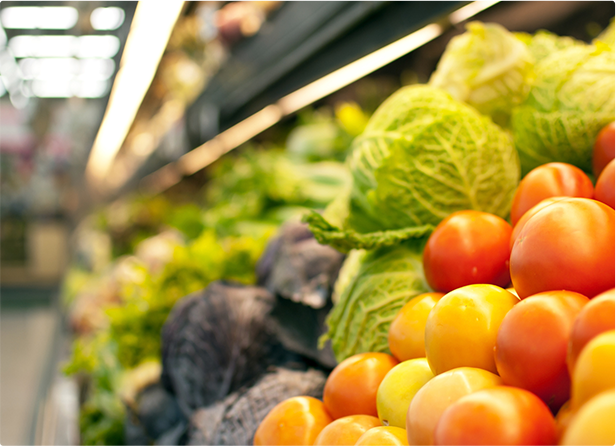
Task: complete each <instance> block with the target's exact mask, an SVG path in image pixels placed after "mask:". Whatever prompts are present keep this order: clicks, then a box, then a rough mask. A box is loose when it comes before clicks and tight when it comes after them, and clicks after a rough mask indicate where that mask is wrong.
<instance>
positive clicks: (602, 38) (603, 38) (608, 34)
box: [593, 17, 615, 50]
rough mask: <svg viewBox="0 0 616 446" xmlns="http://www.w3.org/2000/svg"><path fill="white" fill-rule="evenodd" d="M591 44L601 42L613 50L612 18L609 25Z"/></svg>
mask: <svg viewBox="0 0 616 446" xmlns="http://www.w3.org/2000/svg"><path fill="white" fill-rule="evenodd" d="M593 42H603V43H605V44H606V45H608V46H609V47H610V48H612V50H613V49H614V46H615V44H614V17H612V20H610V24H609V25H608V26H607V27H606V28H605V29H604V30H603V31H602V32H601V34H599V35H598V36H597V38H596V39H595V40H594V41H593Z"/></svg>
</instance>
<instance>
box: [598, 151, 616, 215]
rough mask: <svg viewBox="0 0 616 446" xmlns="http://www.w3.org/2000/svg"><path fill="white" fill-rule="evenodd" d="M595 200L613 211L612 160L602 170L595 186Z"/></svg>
mask: <svg viewBox="0 0 616 446" xmlns="http://www.w3.org/2000/svg"><path fill="white" fill-rule="evenodd" d="M595 200H598V201H600V202H601V203H605V204H607V205H608V206H609V207H611V208H612V209H614V160H612V161H610V163H609V164H608V165H607V166H606V167H605V169H603V172H601V175H599V179H598V180H597V184H596V185H595Z"/></svg>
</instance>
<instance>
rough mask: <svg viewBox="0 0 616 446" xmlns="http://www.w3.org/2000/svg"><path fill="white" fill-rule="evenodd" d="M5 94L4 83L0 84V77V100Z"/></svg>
mask: <svg viewBox="0 0 616 446" xmlns="http://www.w3.org/2000/svg"><path fill="white" fill-rule="evenodd" d="M5 94H6V88H5V86H4V82H2V79H1V77H0V98H1V97H2V96H4V95H5Z"/></svg>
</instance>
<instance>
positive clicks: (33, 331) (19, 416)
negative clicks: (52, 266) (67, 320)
mask: <svg viewBox="0 0 616 446" xmlns="http://www.w3.org/2000/svg"><path fill="white" fill-rule="evenodd" d="M0 292H1V294H0V299H1V303H2V305H1V312H0V444H4V445H9V444H10V445H22V444H41V442H44V441H53V443H51V444H70V443H71V442H72V440H73V439H72V438H71V435H70V434H67V433H64V432H60V433H58V432H57V431H58V429H57V424H58V416H57V414H58V411H57V409H56V407H55V406H56V402H55V401H56V400H57V398H54V399H53V400H51V403H50V395H53V394H54V393H57V392H56V391H55V389H56V388H57V387H58V386H59V385H60V386H61V385H62V376H61V375H60V374H59V373H58V366H59V363H58V359H59V356H58V353H59V348H58V347H59V346H60V344H61V340H62V332H63V330H62V323H61V313H60V311H59V309H58V308H57V304H56V303H55V295H56V293H57V289H54V288H45V289H25V288H2V290H1V291H0ZM50 414H52V415H53V416H51V417H50V416H49V415H50ZM50 420H51V423H50ZM50 435H51V437H52V438H53V439H52V438H50ZM57 441H59V442H57Z"/></svg>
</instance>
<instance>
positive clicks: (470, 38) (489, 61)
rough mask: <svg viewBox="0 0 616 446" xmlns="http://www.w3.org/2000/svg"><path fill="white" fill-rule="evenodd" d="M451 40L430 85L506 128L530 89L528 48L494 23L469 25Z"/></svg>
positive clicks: (473, 23)
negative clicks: (517, 106) (513, 109)
mask: <svg viewBox="0 0 616 446" xmlns="http://www.w3.org/2000/svg"><path fill="white" fill-rule="evenodd" d="M466 29H467V32H465V33H464V34H461V35H459V36H456V37H454V38H453V39H451V40H450V42H449V44H448V45H447V48H446V49H445V52H444V53H443V56H442V57H441V59H440V61H439V63H438V66H437V67H436V70H435V71H434V73H433V74H432V76H431V78H430V82H429V84H430V85H432V86H433V87H438V88H442V89H443V90H445V91H447V92H448V93H450V94H451V96H453V98H454V99H457V100H458V101H462V102H466V103H467V104H470V105H472V106H473V107H475V108H476V109H477V110H479V112H481V113H483V114H485V115H488V116H491V117H492V119H493V120H494V122H496V123H498V124H500V125H503V126H506V125H507V123H508V121H509V116H510V113H511V109H512V108H513V107H514V106H516V105H518V104H520V103H521V102H522V101H523V100H524V98H525V97H526V95H527V94H528V90H529V82H530V80H531V79H532V76H533V59H532V57H531V54H530V52H529V50H528V48H527V46H526V45H525V44H524V43H523V42H521V41H520V40H519V39H518V38H516V36H515V35H514V34H512V33H511V32H509V31H508V30H507V29H505V28H504V27H502V26H501V25H498V24H495V23H481V22H471V23H469V24H468V25H467V26H466Z"/></svg>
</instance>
